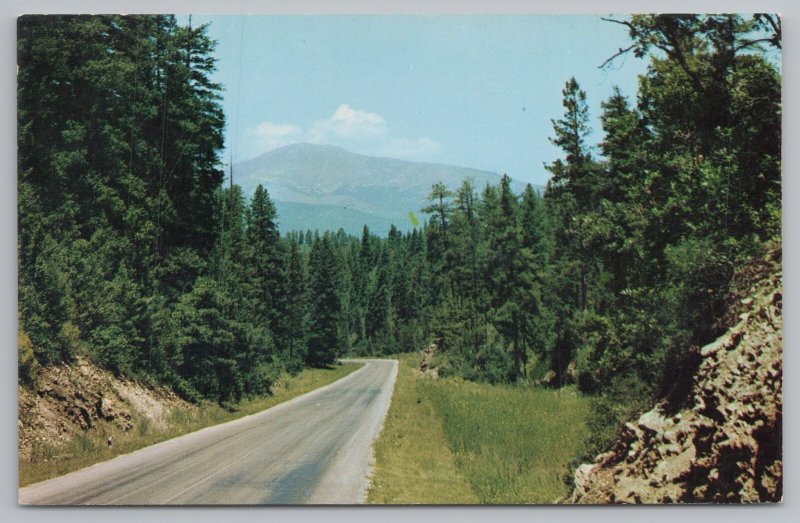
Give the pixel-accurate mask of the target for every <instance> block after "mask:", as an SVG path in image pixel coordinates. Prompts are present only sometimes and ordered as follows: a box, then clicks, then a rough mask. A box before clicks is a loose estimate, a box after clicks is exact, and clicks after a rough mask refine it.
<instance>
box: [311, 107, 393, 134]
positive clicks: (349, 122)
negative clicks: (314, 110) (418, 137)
mask: <svg viewBox="0 0 800 523" xmlns="http://www.w3.org/2000/svg"><path fill="white" fill-rule="evenodd" d="M388 132H389V128H388V127H387V125H386V120H385V119H384V118H383V116H381V115H379V114H376V113H370V112H368V111H361V110H359V109H353V108H352V107H350V106H349V105H348V104H342V105H340V106H339V107H338V108H337V109H336V111H335V112H334V113H333V115H332V116H331V117H330V118H325V119H322V120H317V121H316V122H314V125H313V126H312V127H311V131H310V132H309V141H310V142H314V143H327V142H328V141H330V140H331V139H332V138H335V137H339V138H344V139H346V140H358V141H362V140H375V139H378V138H381V137H383V136H385V135H386V134H388Z"/></svg>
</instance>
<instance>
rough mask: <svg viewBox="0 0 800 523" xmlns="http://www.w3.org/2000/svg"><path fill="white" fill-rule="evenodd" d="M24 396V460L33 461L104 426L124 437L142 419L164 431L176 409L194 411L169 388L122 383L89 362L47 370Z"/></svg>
mask: <svg viewBox="0 0 800 523" xmlns="http://www.w3.org/2000/svg"><path fill="white" fill-rule="evenodd" d="M18 395H19V413H18V422H17V425H18V441H19V458H20V460H22V461H28V460H30V459H31V454H32V452H33V449H34V448H41V447H42V446H46V447H50V448H58V447H61V446H64V445H65V444H66V443H67V442H68V441H69V440H70V439H72V438H74V437H75V436H76V435H77V434H80V433H82V432H86V431H90V430H96V429H98V428H99V426H100V425H102V424H103V423H108V424H111V425H113V426H114V428H115V429H116V430H120V431H123V432H127V431H129V430H131V429H132V428H134V422H135V421H137V420H146V421H147V423H149V424H150V425H151V426H152V427H153V428H160V427H163V426H164V425H165V424H166V423H167V418H168V415H169V413H170V412H171V411H172V410H173V409H175V408H178V407H181V408H186V409H191V408H193V407H192V406H191V405H190V404H188V403H186V402H185V401H183V400H181V399H180V398H179V397H178V396H176V395H175V393H173V392H172V391H171V390H169V389H167V388H165V387H156V386H145V385H143V384H141V383H138V382H135V381H132V380H127V379H122V378H117V377H115V376H114V375H113V374H111V373H110V372H108V371H105V370H103V369H101V368H99V367H97V366H95V365H92V364H91V363H89V362H88V361H86V360H84V359H78V361H77V362H75V363H74V364H72V365H59V366H53V367H45V368H43V369H41V371H40V372H39V376H38V379H37V380H36V386H35V387H34V388H28V387H23V386H20V387H19V388H18Z"/></svg>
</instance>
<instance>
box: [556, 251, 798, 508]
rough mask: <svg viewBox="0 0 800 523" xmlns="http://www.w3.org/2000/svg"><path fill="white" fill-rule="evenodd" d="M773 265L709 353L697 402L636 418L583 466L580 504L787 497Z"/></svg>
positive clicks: (777, 281) (696, 387)
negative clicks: (615, 438)
mask: <svg viewBox="0 0 800 523" xmlns="http://www.w3.org/2000/svg"><path fill="white" fill-rule="evenodd" d="M772 263H773V265H772V266H771V267H770V268H769V270H771V271H772V275H771V276H770V277H769V278H764V279H763V280H761V281H760V282H759V283H758V284H757V285H756V284H752V285H749V287H750V288H751V289H752V290H751V293H750V295H748V296H746V297H745V298H743V299H740V300H737V301H735V302H733V303H734V305H732V310H731V312H730V313H729V316H728V317H729V318H731V322H730V323H733V322H734V321H735V318H736V316H737V315H739V317H740V319H741V321H739V322H738V323H737V324H736V325H734V326H733V327H731V328H730V329H729V330H728V331H727V332H725V333H724V334H723V335H722V336H720V337H719V338H718V339H716V340H714V341H713V342H712V343H709V344H708V345H706V346H705V347H703V348H702V349H701V350H700V353H701V355H702V356H703V360H702V362H701V363H700V366H699V368H698V370H697V372H696V374H695V376H694V379H693V384H692V389H691V392H690V394H689V396H688V399H687V405H686V406H685V407H684V408H682V409H681V410H680V411H679V412H673V413H671V414H670V415H669V416H666V415H664V414H662V412H665V409H666V405H661V404H659V405H656V406H655V407H654V408H653V409H651V410H649V411H647V412H645V413H644V414H642V415H641V416H640V417H639V418H638V419H637V420H636V421H635V422H634V423H631V422H628V423H626V424H625V425H624V428H623V430H622V431H621V433H620V436H619V438H618V440H617V441H616V442H615V443H614V444H613V445H612V447H611V449H610V450H608V451H606V452H604V453H602V454H600V455H598V456H597V457H596V458H595V460H594V464H592V465H582V466H581V467H579V469H578V471H576V479H577V478H578V476H580V482H581V483H580V488H577V482H576V489H575V490H574V491H573V493H572V496H571V498H570V499H571V500H572V502H575V503H603V502H617V503H677V502H726V503H729V502H744V503H752V502H764V501H780V500H781V499H782V497H783V462H782V449H781V448H780V445H781V433H780V431H781V427H782V412H783V381H782V380H783V361H782V349H783V347H782V345H783V337H782V331H783V319H782V312H781V302H782V299H781V297H782V289H781V281H782V277H781V276H782V274H781V268H780V256H777V257H775V258H774V260H773V262H772ZM764 270H767V269H764ZM740 288H742V287H740ZM743 288H748V287H743ZM737 307H738V308H739V310H736V308H737ZM741 307H745V308H747V310H744V311H742V310H741ZM739 313H741V314H739ZM722 349H725V350H722Z"/></svg>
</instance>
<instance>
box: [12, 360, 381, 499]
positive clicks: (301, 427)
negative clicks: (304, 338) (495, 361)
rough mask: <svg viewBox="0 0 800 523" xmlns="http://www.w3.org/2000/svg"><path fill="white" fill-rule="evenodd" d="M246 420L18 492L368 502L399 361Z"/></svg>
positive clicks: (370, 364)
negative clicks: (375, 444)
mask: <svg viewBox="0 0 800 523" xmlns="http://www.w3.org/2000/svg"><path fill="white" fill-rule="evenodd" d="M350 361H359V362H363V363H365V365H364V367H362V368H361V369H358V370H356V371H355V372H353V373H351V374H349V375H347V376H346V377H344V378H342V379H341V380H339V381H337V382H335V383H332V384H330V385H327V386H325V387H322V388H320V389H317V390H315V391H312V392H310V393H308V394H305V395H303V396H299V397H297V398H294V399H292V400H290V401H288V402H286V403H282V404H280V405H277V406H275V407H273V408H271V409H268V410H265V411H263V412H260V413H258V414H254V415H252V416H248V417H245V418H241V419H238V420H236V421H232V422H230V423H225V424H223V425H217V426H215V427H209V428H207V429H203V430H200V431H197V432H193V433H191V434H187V435H185V436H181V437H179V438H175V439H172V440H169V441H165V442H163V443H159V444H157V445H153V446H151V447H147V448H145V449H142V450H140V451H137V452H134V453H131V454H127V455H124V456H119V457H117V458H114V459H112V460H109V461H106V462H104V463H99V464H97V465H93V466H91V467H88V468H85V469H82V470H79V471H77V472H73V473H70V474H67V475H65V476H61V477H59V478H54V479H51V480H47V481H43V482H41V483H36V484H34V485H30V486H28V487H25V488H22V489H20V490H19V502H20V503H22V504H36V505H39V504H42V505H84V504H85V505H169V504H177V505H185V504H189V505H216V504H237V505H261V504H301V503H311V504H328V503H336V504H354V503H362V502H363V501H364V496H365V494H366V488H367V474H368V472H369V466H370V461H371V459H372V442H373V440H374V439H375V437H377V435H378V433H379V432H380V429H381V426H382V424H383V418H384V417H385V415H386V411H387V410H388V408H389V403H390V401H391V396H392V390H393V388H394V382H395V378H396V377H397V362H396V361H393V360H350Z"/></svg>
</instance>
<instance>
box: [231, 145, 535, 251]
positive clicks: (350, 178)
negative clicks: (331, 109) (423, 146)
mask: <svg viewBox="0 0 800 523" xmlns="http://www.w3.org/2000/svg"><path fill="white" fill-rule="evenodd" d="M464 180H470V181H471V182H472V183H473V184H474V185H475V187H476V188H477V189H478V190H482V189H483V187H484V186H485V185H486V184H487V183H491V184H497V183H498V182H499V181H500V175H499V174H497V173H493V172H488V171H480V170H477V169H468V168H465V167H456V166H452V165H443V164H434V163H423V162H409V161H404V160H396V159H392V158H377V157H373V156H363V155H360V154H355V153H351V152H349V151H346V150H344V149H342V148H339V147H335V146H332V145H316V144H309V143H298V144H293V145H287V146H285V147H281V148H279V149H274V150H272V151H269V152H267V153H265V154H263V155H261V156H259V157H257V158H253V159H252V160H248V161H246V162H242V163H240V164H237V165H235V166H234V181H235V182H236V183H237V184H239V185H241V186H242V189H243V190H244V192H245V194H246V195H248V196H251V195H252V193H253V191H254V190H255V188H256V186H257V185H258V184H259V183H260V184H262V185H264V187H266V189H267V190H268V191H269V194H270V196H271V198H272V200H273V201H274V202H275V206H276V208H277V210H278V221H279V227H280V229H281V232H287V231H291V230H306V229H311V230H314V229H319V230H320V231H324V230H334V231H335V230H338V229H339V228H340V227H341V228H343V229H344V230H345V231H346V232H348V233H352V234H360V233H361V230H362V228H363V226H364V224H366V225H367V226H369V228H370V230H372V231H373V232H375V233H376V234H379V235H382V236H383V235H385V234H386V233H387V232H388V230H389V226H390V225H391V224H394V225H395V226H396V227H398V228H399V229H401V230H410V229H411V228H412V227H413V225H412V223H411V219H410V217H409V211H411V212H414V213H415V215H416V216H417V217H418V219H419V221H420V223H421V222H422V221H423V220H424V219H425V218H426V216H425V215H424V214H423V213H422V212H421V211H420V209H421V208H422V207H424V206H425V205H427V200H426V198H427V196H428V194H429V193H430V190H431V186H432V185H433V184H434V183H436V182H442V183H444V184H445V185H446V186H448V187H449V188H451V189H456V188H458V187H459V186H460V185H461V183H462V182H463V181H464ZM512 188H513V190H514V191H515V192H521V191H522V189H523V188H524V184H522V183H519V182H512ZM535 188H536V189H538V190H541V187H535Z"/></svg>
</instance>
